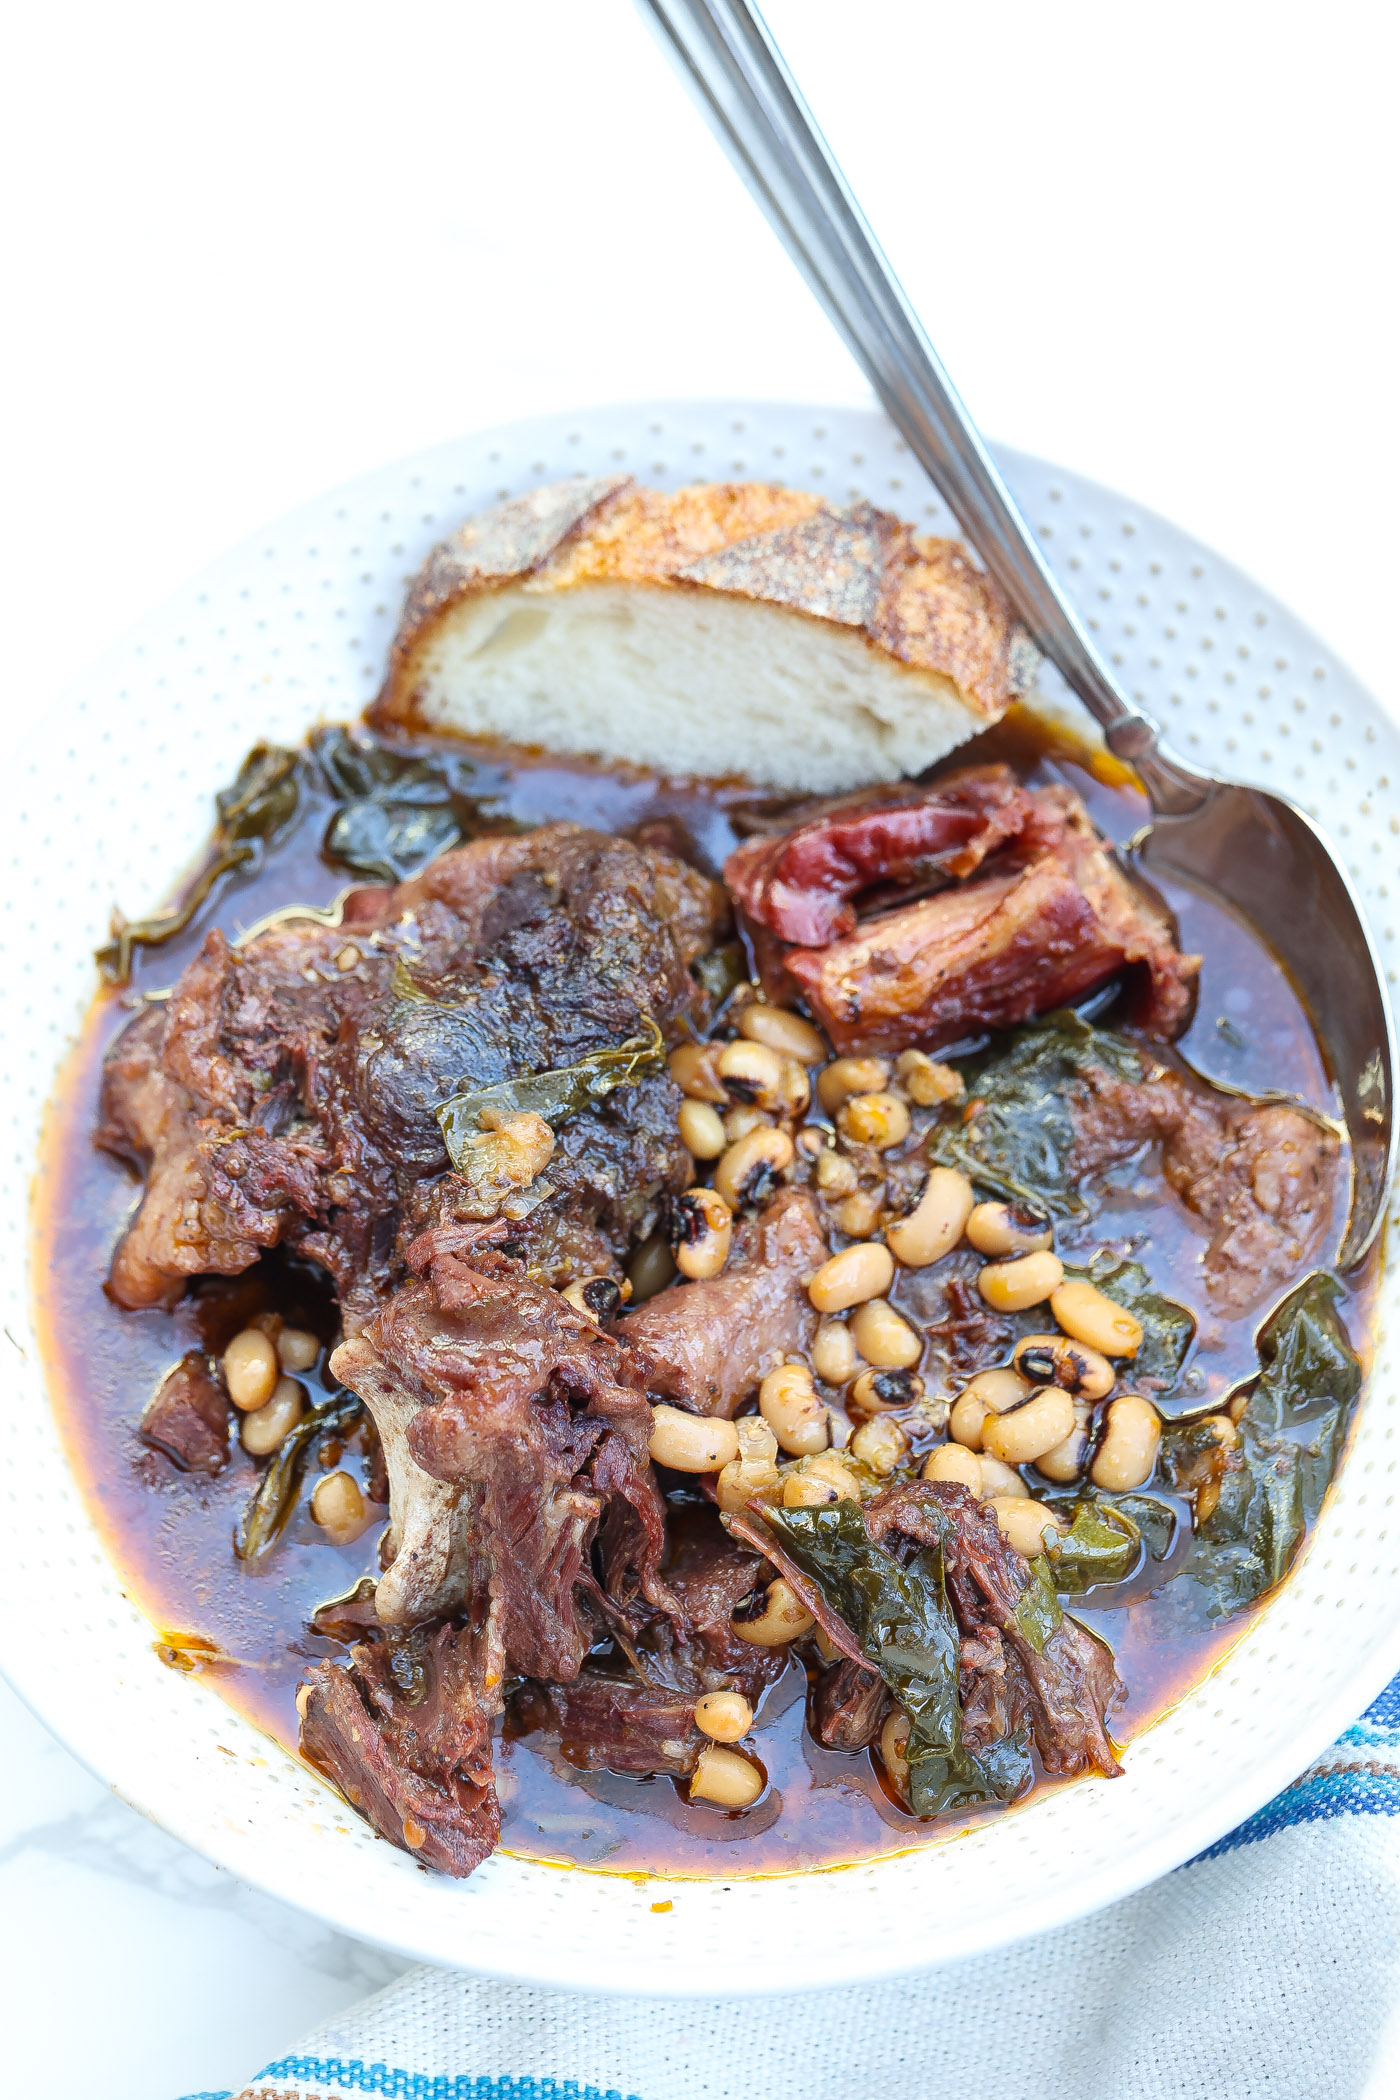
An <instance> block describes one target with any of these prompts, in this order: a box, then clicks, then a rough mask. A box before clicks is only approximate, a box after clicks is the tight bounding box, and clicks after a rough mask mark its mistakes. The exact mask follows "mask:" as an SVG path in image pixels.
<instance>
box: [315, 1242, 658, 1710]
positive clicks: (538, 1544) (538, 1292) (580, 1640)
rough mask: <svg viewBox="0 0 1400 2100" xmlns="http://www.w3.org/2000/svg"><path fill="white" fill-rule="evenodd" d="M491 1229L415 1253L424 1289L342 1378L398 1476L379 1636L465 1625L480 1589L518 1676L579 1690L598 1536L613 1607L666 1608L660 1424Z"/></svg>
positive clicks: (402, 1304) (615, 1362)
mask: <svg viewBox="0 0 1400 2100" xmlns="http://www.w3.org/2000/svg"><path fill="white" fill-rule="evenodd" d="M480 1230H481V1228H480V1227H479V1226H475V1227H473V1226H464V1227H456V1228H452V1227H444V1228H442V1229H441V1230H439V1231H438V1232H436V1233H429V1234H425V1235H424V1236H423V1238H422V1239H420V1240H418V1241H415V1242H414V1244H413V1246H412V1247H411V1248H410V1249H409V1257H410V1261H411V1264H412V1266H413V1267H414V1268H416V1269H419V1270H421V1271H422V1272H423V1275H424V1280H423V1281H421V1282H416V1283H411V1284H407V1285H405V1286H404V1287H403V1288H402V1289H401V1290H399V1291H397V1292H396V1293H395V1294H394V1295H393V1297H392V1298H390V1300H389V1301H388V1303H387V1304H386V1305H385V1306H384V1307H383V1308H382V1310H381V1311H380V1312H379V1313H378V1314H377V1315H376V1316H375V1317H374V1318H373V1319H372V1320H371V1321H369V1323H368V1324H367V1325H366V1326H365V1327H364V1329H363V1330H362V1331H361V1333H360V1334H359V1335H357V1336H355V1337H354V1338H353V1339H352V1340H350V1341H348V1342H345V1343H343V1344H342V1345H341V1347H340V1348H339V1349H338V1350H337V1351H336V1353H335V1355H334V1357H333V1358H332V1360H331V1368H332V1371H333V1373H334V1375H335V1376H336V1377H337V1378H339V1379H341V1380H342V1381H343V1382H344V1383H345V1384H346V1385H348V1386H349V1387H350V1388H351V1389H352V1390H353V1391H354V1392H357V1393H359V1394H360V1396H361V1397H362V1398H363V1399H364V1401H365V1403H366V1405H367V1406H368V1407H369V1409H370V1412H371V1414H372V1415H373V1417H374V1420H375V1424H376V1427H377V1428H378V1431H379V1435H380V1438H381V1441H382V1443H383V1447H384V1453H385V1458H386V1461H387V1464H388V1469H389V1485H390V1539H391V1542H392V1544H393V1546H394V1549H395V1551H394V1558H393V1560H392V1561H391V1563H390V1565H389V1567H388V1568H387V1569H386V1571H385V1574H384V1575H383V1577H382V1578H381V1580H380V1584H379V1593H378V1609H379V1615H380V1617H381V1619H383V1620H385V1621H386V1623H403V1622H406V1621H409V1620H413V1619H418V1618H425V1617H433V1616H436V1615H437V1614H439V1613H441V1612H444V1611H449V1610H457V1609H460V1608H461V1605H462V1602H463V1600H464V1599H466V1598H468V1597H472V1596H477V1595H479V1594H480V1592H481V1590H482V1588H483V1587H484V1588H485V1589H486V1590H487V1591H488V1592H489V1595H490V1600H491V1611H492V1623H493V1627H494V1629H495V1633H496V1638H497V1639H498V1640H499V1643H500V1645H501V1647H502V1649H503V1651H504V1653H505V1655H506V1657H507V1658H508V1661H509V1664H510V1666H511V1668H513V1669H514V1670H516V1671H518V1672H519V1673H520V1674H521V1675H523V1676H529V1677H541V1678H561V1679H567V1678H572V1677H573V1676H574V1675H575V1674H576V1672H577V1670H578V1667H579V1663H580V1661H581V1660H582V1657H583V1655H584V1653H585V1652H586V1650H587V1648H588V1646H589V1644H590V1642H591V1640H592V1639H593V1637H594V1633H595V1631H596V1620H595V1615H594V1610H593V1604H592V1599H593V1597H594V1595H595V1593H596V1584H595V1581H594V1577H593V1574H592V1570H591V1563H590V1558H589V1555H590V1548H591V1547H592V1544H593V1541H594V1538H595V1536H597V1535H598V1532H599V1527H600V1524H601V1525H603V1526H604V1528H605V1544H606V1546H607V1549H608V1550H607V1551H606V1553H605V1556H604V1558H605V1565H606V1568H607V1575H608V1595H609V1597H610V1598H611V1600H612V1601H613V1602H614V1603H615V1604H617V1605H619V1606H620V1607H622V1608H624V1609H625V1608H626V1607H628V1606H629V1605H630V1604H631V1602H632V1601H633V1600H634V1599H635V1598H637V1597H638V1596H640V1597H641V1598H642V1599H643V1600H644V1601H645V1603H646V1604H647V1605H648V1606H650V1607H652V1608H654V1609H665V1608H666V1607H667V1606H668V1604H669V1601H670V1600H669V1598H668V1595H667V1592H666V1590H665V1587H664V1585H663V1584H662V1583H661V1582H660V1580H659V1578H658V1576H657V1573H656V1570H657V1566H658V1563H659V1560H660V1557H661V1551H662V1547H663V1544H664V1516H665V1512H664V1505H663V1504H662V1501H661V1498H660V1495H659V1493H658V1491H657V1488H656V1484H655V1481H654V1479H653V1476H652V1472H651V1467H650V1463H649V1461H648V1458H647V1443H648V1440H649V1437H650V1434H651V1409H650V1407H649V1406H648V1404H647V1401H646V1399H645V1397H644V1395H643V1394H641V1393H640V1392H638V1391H636V1390H635V1389H634V1388H631V1387H628V1386H626V1385H624V1384H623V1382H622V1381H623V1380H624V1379H627V1378H629V1377H631V1376H632V1375H633V1367H632V1364H631V1361H630V1358H629V1357H628V1354H627V1352H626V1351H625V1350H624V1349H623V1348H622V1346H621V1345H620V1344H619V1343H618V1342H616V1341H614V1340H612V1339H611V1338H610V1337H609V1336H607V1335H604V1334H602V1333H600V1332H599V1330H598V1329H597V1328H596V1327H595V1326H594V1324H593V1322H592V1321H591V1320H590V1319H588V1318H587V1317H586V1316H585V1315H584V1314H582V1313H578V1312H575V1310H574V1308H573V1307H572V1306H571V1305H569V1304H567V1303H566V1301H565V1300H564V1299H563V1298H561V1297H560V1296H559V1294H558V1293H557V1292H555V1291H553V1290H550V1289H549V1288H548V1287H547V1286H546V1285H544V1284H541V1283H538V1282H536V1281H535V1280H534V1279H533V1278H531V1277H530V1276H529V1275H527V1274H526V1272H525V1271H524V1270H523V1269H522V1268H521V1266H520V1265H519V1263H517V1262H515V1261H512V1260H510V1259H508V1258H507V1257H505V1256H503V1255H501V1254H499V1253H496V1252H493V1251H491V1250H490V1249H486V1250H485V1251H482V1250H481V1249H480ZM464 1238H467V1239H468V1245H467V1246H466V1248H465V1250H464V1249H463V1245H462V1242H463V1239H464ZM472 1239H474V1240H475V1242H476V1244H474V1245H473V1244H471V1243H470V1241H471V1240H472ZM405 1461H407V1462H408V1463H405ZM420 1476H425V1477H426V1479H427V1480H429V1481H431V1482H432V1483H433V1486H432V1487H431V1488H429V1489H427V1490H426V1491H425V1488H424V1480H423V1478H421V1477H420Z"/></svg>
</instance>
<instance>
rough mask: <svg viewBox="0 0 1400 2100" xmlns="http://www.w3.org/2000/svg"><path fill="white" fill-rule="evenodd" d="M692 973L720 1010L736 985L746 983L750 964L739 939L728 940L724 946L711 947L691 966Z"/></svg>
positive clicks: (709, 998)
mask: <svg viewBox="0 0 1400 2100" xmlns="http://www.w3.org/2000/svg"><path fill="white" fill-rule="evenodd" d="M690 970H691V975H692V976H693V977H694V978H695V979H696V980H697V981H698V983H699V986H700V989H701V991H702V992H703V993H704V994H705V996H706V998H707V999H708V1000H709V1002H710V1004H711V1006H712V1007H713V1008H714V1009H715V1011H716V1012H718V1010H719V1008H720V1007H721V1006H723V1004H724V1002H725V1000H726V999H727V998H728V997H729V994H730V993H731V992H732V991H733V990H734V988H735V986H736V985H740V984H746V983H747V982H748V976H749V965H748V961H747V958H746V957H745V955H744V951H743V949H742V948H741V947H740V945H739V943H738V941H726V942H725V944H724V946H723V947H722V948H711V950H710V952H709V954H708V955H702V956H701V957H700V960H699V961H698V962H693V963H692V964H691V966H690Z"/></svg>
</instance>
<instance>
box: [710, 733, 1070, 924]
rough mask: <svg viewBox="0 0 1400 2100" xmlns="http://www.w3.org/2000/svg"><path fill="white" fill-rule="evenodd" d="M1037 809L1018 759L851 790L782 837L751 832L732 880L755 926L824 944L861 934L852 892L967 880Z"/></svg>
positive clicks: (732, 862)
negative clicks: (900, 784) (923, 781)
mask: <svg viewBox="0 0 1400 2100" xmlns="http://www.w3.org/2000/svg"><path fill="white" fill-rule="evenodd" d="M1030 814H1031V798H1030V796H1029V795H1028V794H1027V793H1026V790H1025V789H1024V788H1023V787H1022V786H1021V785H1020V783H1019V782H1018V781H1017V779H1016V776H1015V774H1014V773H1013V772H1012V771H1011V768H1010V767H1009V766H966V767H964V768H963V769H962V770H961V771H960V772H956V773H945V774H944V775H943V776H942V778H941V779H939V780H937V781H935V782H934V783H933V785H932V786H931V787H905V788H901V789H889V788H884V789H874V790H870V791H867V792H866V793H864V794H862V795H855V796H850V797H847V798H846V799H845V800H843V801H841V802H838V803H835V804H834V805H830V806H828V807H827V808H826V809H825V810H824V811H823V812H822V814H821V815H820V816H817V817H815V818H813V819H812V820H811V821H810V822H808V823H804V824H799V825H798V826H797V828H796V830H794V831H788V832H785V833H784V834H783V835H782V836H781V837H780V838H755V839H750V840H748V842H747V843H746V844H745V845H742V846H740V847H739V849H738V851H737V852H735V853H732V854H731V855H730V857H729V859H728V860H727V861H726V862H725V864H724V880H725V883H726V885H727V886H728V889H729V893H730V895H731V896H732V897H733V899H734V901H735V903H736V904H737V905H738V906H739V907H740V909H741V910H742V911H743V912H744V913H745V914H746V915H747V917H748V918H749V919H750V920H752V921H753V922H754V924H755V925H758V926H762V927H766V928H767V929H768V931H769V932H771V933H775V934H777V935H778V936H779V937H780V938H781V939H782V940H785V941H793V942H796V943H797V944H798V946H800V947H804V948H813V947H820V946H821V945H822V944H824V943H825V942H827V941H834V940H840V939H842V938H844V937H845V936H846V935H848V934H852V933H854V932H855V929H856V912H855V906H854V904H853V903H852V902H851V900H852V899H853V898H857V897H860V896H861V895H862V893H865V892H868V891H870V890H872V889H874V888H876V887H877V886H878V887H880V888H889V887H892V886H899V887H907V886H910V885H918V886H921V887H924V888H928V887H932V886H934V885H935V884H937V885H941V884H942V883H944V882H946V881H948V880H949V879H950V878H954V877H956V878H958V879H962V878H964V877H966V876H968V875H970V874H971V873H972V872H973V870H974V869H975V868H977V867H980V865H981V863H982V862H983V861H984V860H985V859H986V857H987V855H988V854H989V853H994V852H995V851H996V850H997V848H998V847H999V846H1000V845H1001V844H1002V843H1003V842H1004V841H1005V840H1007V839H1011V838H1014V837H1015V836H1016V835H1017V834H1018V833H1019V832H1021V831H1023V830H1024V829H1025V827H1026V824H1027V822H1028V821H1029V818H1030Z"/></svg>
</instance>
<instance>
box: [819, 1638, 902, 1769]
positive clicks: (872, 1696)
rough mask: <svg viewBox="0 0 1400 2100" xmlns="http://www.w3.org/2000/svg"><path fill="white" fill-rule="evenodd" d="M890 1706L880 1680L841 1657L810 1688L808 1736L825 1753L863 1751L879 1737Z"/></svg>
mask: <svg viewBox="0 0 1400 2100" xmlns="http://www.w3.org/2000/svg"><path fill="white" fill-rule="evenodd" d="M890 1703H891V1702H890V1695H889V1693H888V1692H887V1691H886V1690H885V1681H884V1679H883V1678H882V1677H880V1676H877V1674H876V1672H875V1671H874V1670H868V1669H866V1667H865V1665H864V1664H863V1663H856V1662H852V1661H851V1659H850V1657H849V1656H843V1657H842V1658H841V1660H840V1662H839V1663H837V1664H836V1665H835V1666H834V1667H833V1668H832V1669H829V1670H823V1672H822V1674H821V1676H820V1677H819V1678H818V1679H817V1682H816V1685H815V1687H814V1688H813V1691H812V1699H811V1709H810V1719H811V1727H812V1733H813V1735H814V1736H815V1737H816V1739H817V1741H818V1742H819V1743H824V1744H825V1745H826V1747H827V1749H828V1750H864V1749H865V1747H866V1745H867V1744H868V1743H873V1742H874V1740H875V1738H876V1736H877V1735H878V1734H879V1733H880V1728H881V1724H882V1723H883V1721H884V1718H885V1715H886V1713H887V1712H888V1711H889V1707H890Z"/></svg>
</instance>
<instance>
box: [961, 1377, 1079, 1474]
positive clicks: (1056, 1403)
mask: <svg viewBox="0 0 1400 2100" xmlns="http://www.w3.org/2000/svg"><path fill="white" fill-rule="evenodd" d="M1073 1428H1074V1402H1073V1401H1072V1400H1071V1399H1070V1396H1069V1394H1068V1393H1064V1392H1061V1390H1060V1388H1059V1387H1058V1386H1057V1385H1042V1386H1037V1388H1036V1390H1035V1391H1034V1392H1033V1393H1031V1394H1030V1395H1029V1397H1028V1398H1027V1399H1025V1400H1022V1401H1021V1402H1020V1403H1019V1404H1018V1405H1017V1406H1015V1407H1013V1408H1009V1409H1008V1410H1007V1412H1006V1413H1005V1414H1004V1415H989V1416H988V1418H987V1420H986V1421H985V1422H984V1423H983V1425H982V1449H983V1450H984V1451H985V1452H986V1453H987V1454H988V1456H989V1457H991V1458H999V1459H1001V1460H1002V1461H1003V1463H1004V1464H1006V1465H1008V1466H1028V1465H1030V1464H1032V1463H1033V1461H1034V1460H1035V1459H1037V1458H1042V1457H1043V1456H1044V1455H1045V1453H1046V1452H1047V1451H1053V1450H1054V1448H1055V1446H1056V1445H1057V1444H1062V1443H1063V1442H1064V1440H1065V1438H1066V1437H1067V1436H1068V1435H1069V1434H1070V1432H1071V1431H1072V1429H1073Z"/></svg>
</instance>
